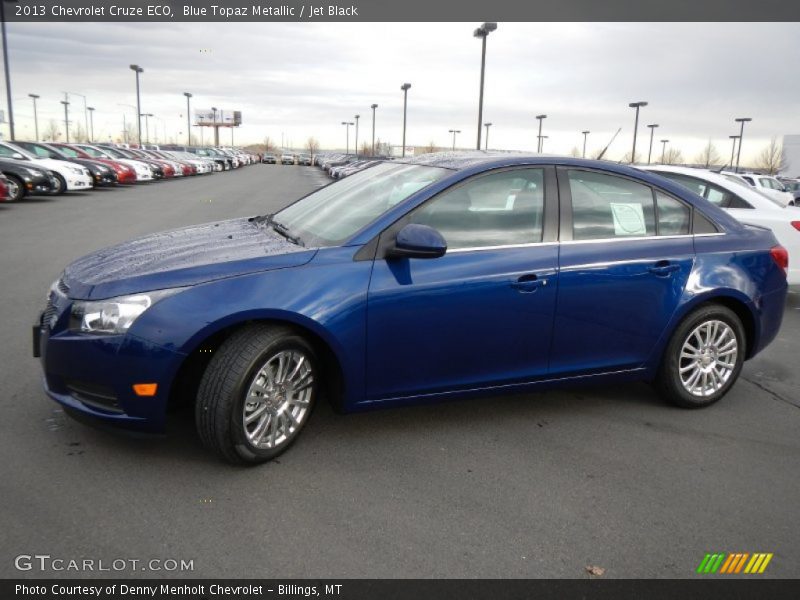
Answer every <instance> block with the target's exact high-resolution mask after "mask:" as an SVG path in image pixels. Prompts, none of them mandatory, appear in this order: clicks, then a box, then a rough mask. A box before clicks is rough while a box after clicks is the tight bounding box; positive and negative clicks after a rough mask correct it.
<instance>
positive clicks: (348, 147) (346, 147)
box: [342, 121, 354, 154]
mask: <svg viewBox="0 0 800 600" xmlns="http://www.w3.org/2000/svg"><path fill="white" fill-rule="evenodd" d="M342 125H344V126H345V129H346V130H347V132H346V134H345V135H346V136H347V137H346V142H345V147H344V153H345V154H350V125H354V123H353V122H351V121H342Z"/></svg>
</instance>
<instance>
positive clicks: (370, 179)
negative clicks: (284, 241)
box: [272, 163, 451, 246]
mask: <svg viewBox="0 0 800 600" xmlns="http://www.w3.org/2000/svg"><path fill="white" fill-rule="evenodd" d="M450 172H451V171H449V170H448V169H442V168H439V167H424V166H420V165H408V164H402V163H401V164H398V163H382V164H378V165H375V166H374V167H371V168H368V169H365V170H364V171H361V172H359V173H356V174H354V175H351V176H350V177H348V178H347V179H343V180H341V181H338V182H336V183H333V184H331V185H328V186H326V187H324V188H322V189H320V190H319V191H316V192H314V193H313V194H311V195H309V196H306V197H305V198H303V199H302V200H299V201H298V202H295V203H294V204H292V205H291V206H287V207H286V208H285V209H283V210H282V211H280V212H279V213H277V214H276V215H274V217H273V219H272V220H273V222H275V223H278V224H280V225H282V226H283V227H284V228H285V229H286V230H287V231H288V232H290V233H291V235H293V236H294V237H297V238H299V239H301V240H303V242H304V243H305V245H306V246H334V245H336V244H339V243H341V242H343V241H345V240H346V239H347V238H349V237H351V236H353V235H354V234H355V233H356V232H358V231H359V230H360V229H361V228H363V227H364V226H365V225H367V224H369V223H371V222H372V221H374V220H375V219H376V218H378V217H379V216H380V215H382V214H383V213H384V212H386V211H387V210H388V209H390V208H391V207H392V206H394V205H395V204H397V203H399V202H402V201H403V200H405V199H406V198H408V197H409V196H410V195H411V194H413V193H414V192H416V191H418V190H421V189H422V188H424V187H426V186H428V185H430V184H431V183H433V182H434V181H437V180H439V179H441V178H443V177H445V176H446V175H448V174H449V173H450Z"/></svg>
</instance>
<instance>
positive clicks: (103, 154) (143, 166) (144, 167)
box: [72, 144, 153, 181]
mask: <svg viewBox="0 0 800 600" xmlns="http://www.w3.org/2000/svg"><path fill="white" fill-rule="evenodd" d="M72 145H73V146H75V147H76V148H80V149H81V150H83V151H84V152H86V153H87V154H88V155H89V156H94V157H95V158H105V159H108V160H113V161H116V162H119V163H122V164H124V165H128V166H129V167H131V168H132V169H133V170H134V172H135V173H136V181H152V180H153V169H151V168H150V165H148V164H147V163H146V162H142V161H140V160H133V159H131V158H125V157H123V156H122V155H116V154H113V153H112V152H111V151H107V150H105V149H103V148H98V147H97V146H92V145H91V144H72Z"/></svg>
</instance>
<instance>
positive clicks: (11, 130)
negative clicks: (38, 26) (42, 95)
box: [0, 0, 14, 142]
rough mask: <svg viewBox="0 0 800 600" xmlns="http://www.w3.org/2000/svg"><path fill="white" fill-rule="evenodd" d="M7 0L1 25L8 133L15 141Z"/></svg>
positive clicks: (0, 5) (1, 1) (0, 4)
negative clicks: (9, 66)
mask: <svg viewBox="0 0 800 600" xmlns="http://www.w3.org/2000/svg"><path fill="white" fill-rule="evenodd" d="M5 5H6V3H5V0H0V26H2V33H3V66H4V68H5V74H6V99H7V100H8V135H9V137H10V138H11V141H12V142H13V141H14V106H13V104H12V102H11V72H10V71H9V68H8V43H7V42H6V8H5Z"/></svg>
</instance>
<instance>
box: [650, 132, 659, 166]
mask: <svg viewBox="0 0 800 600" xmlns="http://www.w3.org/2000/svg"><path fill="white" fill-rule="evenodd" d="M648 127H649V128H650V150H648V151H647V164H648V165H649V164H650V156H651V155H652V154H653V133H654V132H655V130H656V127H658V123H652V124H650V125H648Z"/></svg>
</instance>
